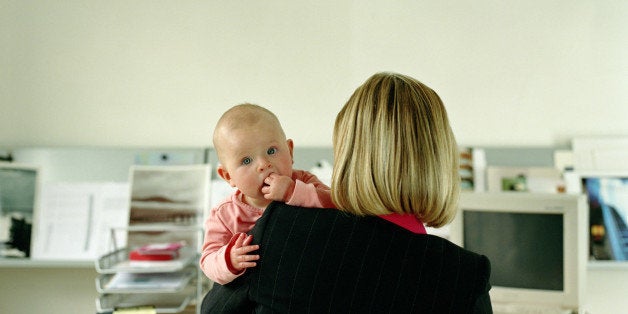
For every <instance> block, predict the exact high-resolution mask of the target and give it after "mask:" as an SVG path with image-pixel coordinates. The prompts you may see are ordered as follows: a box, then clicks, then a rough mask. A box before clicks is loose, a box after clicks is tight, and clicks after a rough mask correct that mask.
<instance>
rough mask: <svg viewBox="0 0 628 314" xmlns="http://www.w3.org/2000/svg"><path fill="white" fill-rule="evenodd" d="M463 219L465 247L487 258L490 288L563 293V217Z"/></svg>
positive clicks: (471, 215)
mask: <svg viewBox="0 0 628 314" xmlns="http://www.w3.org/2000/svg"><path fill="white" fill-rule="evenodd" d="M463 215H464V226H463V229H464V247H465V248H467V249H469V250H471V251H474V252H477V253H480V254H483V255H486V256H488V257H489V259H490V260H491V264H492V266H493V267H492V268H491V283H492V285H496V286H503V287H512V288H526V289H544V290H554V291H562V290H563V289H564V284H563V281H564V277H563V275H564V268H563V217H562V215H560V214H532V213H531V214H525V213H504V212H489V211H487V212H481V211H466V212H464V213H463ZM515 243H516V244H517V245H514V246H513V244H515ZM504 248H509V249H507V250H504ZM513 269H516V270H517V271H513Z"/></svg>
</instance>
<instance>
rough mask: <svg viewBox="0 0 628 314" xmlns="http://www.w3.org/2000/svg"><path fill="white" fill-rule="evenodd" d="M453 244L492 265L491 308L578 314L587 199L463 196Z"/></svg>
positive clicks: (452, 231)
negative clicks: (573, 313) (541, 308)
mask: <svg viewBox="0 0 628 314" xmlns="http://www.w3.org/2000/svg"><path fill="white" fill-rule="evenodd" d="M450 228H451V229H450V236H451V240H452V241H453V242H455V243H457V244H459V245H461V246H462V247H464V248H466V249H469V250H471V251H474V252H477V253H480V254H483V255H486V256H488V258H489V259H490V261H491V279H490V283H491V286H492V288H491V291H490V295H491V302H492V303H493V304H521V305H525V304H530V305H533V306H539V305H547V306H548V307H552V308H561V309H565V310H575V311H578V310H579V308H581V305H582V304H583V298H584V291H585V278H586V263H587V252H588V250H587V204H586V197H584V196H583V195H566V194H549V193H521V192H501V193H500V192H497V193H462V195H461V199H460V212H459V213H458V215H457V216H456V218H455V219H454V221H453V222H452V224H451V227H450Z"/></svg>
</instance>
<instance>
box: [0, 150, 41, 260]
mask: <svg viewBox="0 0 628 314" xmlns="http://www.w3.org/2000/svg"><path fill="white" fill-rule="evenodd" d="M38 174H39V168H37V167H35V166H29V165H23V164H15V163H4V162H2V163H0V258H3V257H12V258H15V257H29V256H30V251H31V234H32V228H33V220H34V214H35V211H36V207H37V194H38V182H39V181H38Z"/></svg>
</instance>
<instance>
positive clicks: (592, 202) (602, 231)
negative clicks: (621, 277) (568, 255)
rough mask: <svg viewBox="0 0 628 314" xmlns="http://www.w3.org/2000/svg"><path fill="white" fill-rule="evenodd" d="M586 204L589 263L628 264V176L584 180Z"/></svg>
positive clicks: (584, 178)
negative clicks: (616, 262)
mask: <svg viewBox="0 0 628 314" xmlns="http://www.w3.org/2000/svg"><path fill="white" fill-rule="evenodd" d="M582 186H583V190H584V191H585V193H586V194H587V196H588V201H589V224H590V229H589V230H590V237H589V239H590V240H589V246H590V259H591V260H613V261H626V260H628V174H627V175H626V176H619V175H616V176H614V175H611V176H586V177H583V178H582Z"/></svg>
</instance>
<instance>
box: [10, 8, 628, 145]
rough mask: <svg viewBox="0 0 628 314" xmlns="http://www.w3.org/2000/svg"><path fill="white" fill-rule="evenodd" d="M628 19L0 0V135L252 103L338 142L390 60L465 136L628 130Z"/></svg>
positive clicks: (115, 127) (48, 137) (62, 141)
mask: <svg viewBox="0 0 628 314" xmlns="http://www.w3.org/2000/svg"><path fill="white" fill-rule="evenodd" d="M627 17H628V2H626V1H623V0H605V1H594V0H577V1H573V0H558V1H541V0H532V1H530V0H526V1H501V0H494V1H491V0H482V1H453V0H444V1H331V0H329V1H279V0H268V1H252V0H249V1H154V0H150V1H148V0H139V1H118V0H115V1H82V0H81V1H77V0H74V1H72V0H65V1H63V0H62V1H41V0H25V1H10V0H0V43H1V44H2V47H1V49H0V69H2V70H1V71H2V72H1V73H2V75H1V76H0V106H1V107H0V108H1V111H0V112H1V114H0V143H2V144H5V145H13V144H15V145H114V146H118V145H130V146H144V145H154V146H164V145H166V146H167V145H175V146H199V145H208V144H209V143H210V141H209V135H210V134H211V131H212V128H213V125H214V124H215V122H216V120H217V118H218V116H219V115H220V114H221V113H222V112H223V111H224V110H226V109H227V108H228V107H230V106H232V105H234V104H237V103H240V102H243V101H251V102H257V103H260V104H262V105H265V106H267V107H269V108H270V109H272V110H273V111H275V112H276V113H277V114H278V115H279V116H280V118H281V120H282V121H283V123H284V126H285V128H286V131H287V133H288V134H289V136H291V137H293V138H294V139H295V143H296V145H302V146H321V145H330V143H331V127H332V125H333V119H334V117H335V114H336V113H337V112H338V110H339V109H340V107H341V106H342V105H343V104H344V102H345V101H346V99H347V98H348V96H349V95H350V94H351V92H352V91H353V90H354V89H355V88H356V87H357V86H358V85H359V84H360V83H361V82H363V81H364V80H365V79H366V78H367V77H368V76H369V75H371V74H373V73H374V72H377V71H382V70H391V71H397V72H401V73H404V74H409V75H411V76H414V77H416V78H418V79H419V80H422V81H424V82H425V83H427V84H428V85H430V86H431V87H433V88H434V89H435V90H436V91H437V92H438V93H439V94H440V95H441V97H442V98H443V99H444V101H445V103H446V105H447V107H448V108H449V111H450V116H451V120H452V122H453V126H454V129H455V132H456V135H457V136H458V140H459V142H461V143H463V144H465V145H567V144H569V140H570V139H571V138H572V137H574V136H580V135H615V134H620V135H626V134H628V123H626V122H627V117H628V106H626V104H627V103H628V88H625V87H626V86H627V85H628V58H626V57H625V56H626V55H628V41H627V40H625V38H628V18H627ZM304 125H307V126H304Z"/></svg>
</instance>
